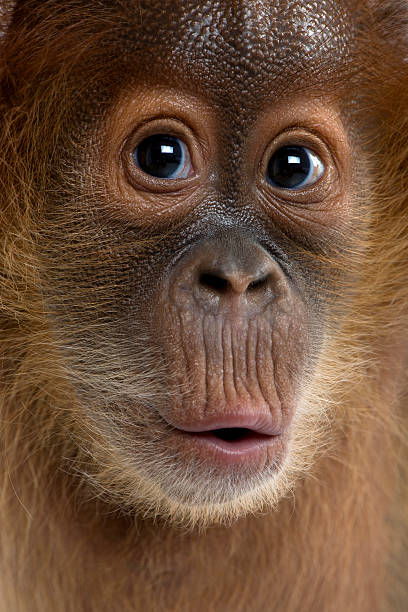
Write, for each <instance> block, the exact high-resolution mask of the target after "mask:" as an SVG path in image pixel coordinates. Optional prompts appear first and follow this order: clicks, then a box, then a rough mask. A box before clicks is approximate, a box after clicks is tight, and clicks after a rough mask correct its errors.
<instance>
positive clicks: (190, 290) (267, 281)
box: [172, 235, 279, 314]
mask: <svg viewBox="0 0 408 612" xmlns="http://www.w3.org/2000/svg"><path fill="white" fill-rule="evenodd" d="M277 267H278V266H277V264H276V262H275V261H274V260H273V259H272V257H271V256H270V255H269V253H268V252H267V251H266V250H265V249H264V248H263V247H262V246H261V245H260V244H258V243H257V242H256V241H254V240H253V239H252V238H247V237H242V236H236V235H234V236H232V237H228V238H226V239H223V240H222V239H220V238H214V239H207V240H204V241H203V242H201V243H199V244H198V245H195V246H194V247H193V248H192V249H191V250H190V251H189V252H188V253H187V254H186V255H185V256H184V257H183V258H182V259H181V260H179V262H178V263H177V265H176V267H175V269H174V270H173V273H172V277H173V280H172V283H174V293H176V294H177V298H176V299H177V302H178V303H179V305H181V303H180V300H183V299H184V300H187V301H188V299H189V298H188V296H193V297H194V301H195V304H196V306H199V307H200V308H202V309H204V310H206V311H208V310H213V311H214V310H216V311H218V310H219V309H220V308H221V309H222V310H228V309H230V310H232V309H237V308H238V309H241V311H242V310H243V311H245V312H247V313H248V314H250V313H254V312H257V311H260V310H262V309H264V308H265V306H266V304H267V303H268V302H270V301H271V300H272V299H273V296H274V289H275V287H276V283H277V277H278V276H279V275H278V274H277ZM183 296H184V297H183ZM174 297H175V296H174ZM242 314H243V313H242Z"/></svg>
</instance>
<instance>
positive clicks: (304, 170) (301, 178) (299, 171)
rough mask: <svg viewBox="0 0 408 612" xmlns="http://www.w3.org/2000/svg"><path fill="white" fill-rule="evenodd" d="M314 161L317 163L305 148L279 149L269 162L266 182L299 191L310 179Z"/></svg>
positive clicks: (314, 157)
mask: <svg viewBox="0 0 408 612" xmlns="http://www.w3.org/2000/svg"><path fill="white" fill-rule="evenodd" d="M315 159H316V160H317V161H319V160H318V158H316V156H313V154H312V153H311V152H310V151H309V150H308V149H306V147H295V146H291V147H281V148H280V149H278V150H277V151H276V152H275V153H274V154H273V155H272V157H271V159H270V160H269V164H268V170H267V173H268V180H269V181H270V182H271V183H272V184H273V185H277V186H278V187H283V188H284V189H299V187H302V186H303V185H305V184H306V183H307V182H308V180H309V179H310V178H311V176H312V174H313V161H315ZM317 178H319V177H317ZM317 178H316V180H317Z"/></svg>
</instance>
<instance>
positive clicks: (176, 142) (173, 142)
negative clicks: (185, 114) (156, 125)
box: [133, 134, 185, 179]
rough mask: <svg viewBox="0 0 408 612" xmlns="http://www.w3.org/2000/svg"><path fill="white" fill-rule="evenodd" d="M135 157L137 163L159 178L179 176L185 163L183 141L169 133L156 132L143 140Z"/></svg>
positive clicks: (144, 170)
mask: <svg viewBox="0 0 408 612" xmlns="http://www.w3.org/2000/svg"><path fill="white" fill-rule="evenodd" d="M133 157H134V159H135V161H136V163H137V165H138V166H139V167H140V168H141V169H142V170H143V172H145V173H146V174H150V175H151V176H155V177H157V178H166V179H168V178H179V177H180V171H182V170H183V168H184V165H185V163H184V162H185V153H184V146H183V143H182V142H181V140H180V139H179V138H176V137H175V136H170V135H168V134H154V135H153V136H149V137H148V138H145V139H144V140H142V142H141V143H140V144H139V145H138V146H137V147H136V149H135V151H134V153H133Z"/></svg>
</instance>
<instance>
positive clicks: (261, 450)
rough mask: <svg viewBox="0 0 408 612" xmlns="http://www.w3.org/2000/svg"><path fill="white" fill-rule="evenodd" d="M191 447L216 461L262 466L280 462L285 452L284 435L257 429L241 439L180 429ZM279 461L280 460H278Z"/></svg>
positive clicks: (229, 464)
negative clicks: (230, 439)
mask: <svg viewBox="0 0 408 612" xmlns="http://www.w3.org/2000/svg"><path fill="white" fill-rule="evenodd" d="M178 433H179V434H181V436H183V438H184V441H185V442H186V443H188V444H189V447H190V451H191V450H194V453H198V454H199V455H200V456H202V457H203V458H204V459H206V460H209V461H210V462H212V463H216V464H222V465H224V466H234V465H235V466H254V467H255V466H261V467H265V466H266V465H268V464H270V463H272V462H277V460H278V459H279V457H280V456H281V455H282V443H283V440H282V436H281V435H277V436H266V435H262V434H256V433H253V434H251V435H250V436H248V437H244V438H242V439H241V440H234V441H229V440H223V439H221V438H219V437H217V436H216V435H214V434H213V433H212V432H210V431H208V432H202V433H201V432H200V433H191V432H185V431H180V430H178ZM278 462H279V461H278Z"/></svg>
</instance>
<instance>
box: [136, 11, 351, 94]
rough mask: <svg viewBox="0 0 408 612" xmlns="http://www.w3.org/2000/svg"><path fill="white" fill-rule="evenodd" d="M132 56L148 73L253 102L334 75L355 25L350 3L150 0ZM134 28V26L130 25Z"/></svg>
mask: <svg viewBox="0 0 408 612" xmlns="http://www.w3.org/2000/svg"><path fill="white" fill-rule="evenodd" d="M128 6H129V11H133V19H132V20H131V28H130V30H128V33H129V34H130V38H131V41H129V47H128V50H127V53H128V57H129V59H130V58H131V61H135V62H136V64H138V65H139V69H140V70H142V71H143V74H144V77H147V78H153V79H154V77H155V76H157V77H158V78H159V79H160V82H161V83H166V82H168V83H169V84H170V85H172V84H173V83H174V84H176V85H177V84H179V83H183V84H184V85H185V86H192V87H194V88H196V89H197V88H198V89H201V90H203V89H204V90H206V93H210V94H211V95H212V96H217V95H219V96H222V95H224V96H227V97H230V98H233V97H234V96H235V95H236V94H237V93H239V94H240V96H246V97H247V103H248V104H250V103H251V98H252V94H253V92H254V91H255V90H256V92H257V99H259V95H260V93H261V94H262V92H263V93H264V94H265V95H270V96H271V97H274V95H282V93H283V92H285V91H286V90H288V88H290V87H293V86H295V87H296V88H299V87H302V86H309V85H310V83H311V82H313V81H314V80H317V78H318V80H319V82H320V83H322V82H323V81H324V79H325V78H327V79H330V77H333V75H335V74H336V73H337V72H338V71H339V70H341V69H342V68H343V67H344V66H346V65H347V61H348V59H349V56H350V47H351V41H352V39H353V32H352V30H353V28H352V23H351V21H352V20H351V16H350V11H349V9H348V8H347V7H348V3H347V0H344V1H342V0H312V1H310V0H207V1H201V2H194V1H192V0H146V1H144V2H140V3H138V4H137V6H136V7H135V3H134V1H133V2H130V3H129V5H128ZM129 27H130V24H129Z"/></svg>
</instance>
